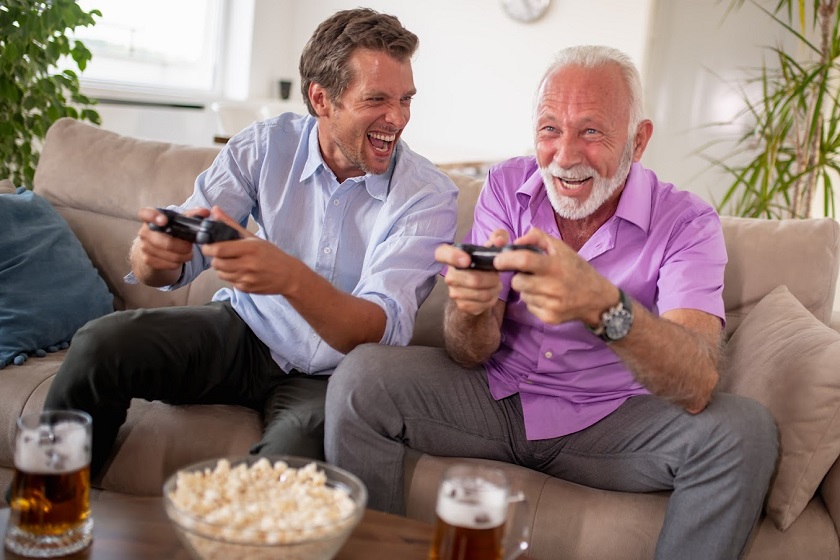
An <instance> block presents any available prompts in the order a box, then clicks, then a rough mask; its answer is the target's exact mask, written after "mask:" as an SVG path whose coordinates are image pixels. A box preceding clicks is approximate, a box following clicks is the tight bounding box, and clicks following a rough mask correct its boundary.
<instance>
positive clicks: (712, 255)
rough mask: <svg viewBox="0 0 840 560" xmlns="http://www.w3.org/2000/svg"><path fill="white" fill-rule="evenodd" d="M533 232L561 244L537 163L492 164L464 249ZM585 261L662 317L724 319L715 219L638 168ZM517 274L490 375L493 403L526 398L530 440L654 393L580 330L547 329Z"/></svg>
mask: <svg viewBox="0 0 840 560" xmlns="http://www.w3.org/2000/svg"><path fill="white" fill-rule="evenodd" d="M531 227H536V228H539V229H541V230H543V231H545V232H547V233H548V234H549V235H551V236H553V237H556V238H560V237H561V236H560V232H559V230H558V228H557V224H556V223H555V221H554V210H553V208H552V207H551V203H550V202H549V200H548V197H547V196H546V194H545V187H544V186H543V182H542V177H541V175H540V173H539V169H538V167H537V163H536V160H535V158H534V157H520V158H514V159H512V160H509V161H506V162H504V163H501V164H499V165H496V166H494V167H493V168H492V169H491V170H490V173H489V176H488V178H487V183H486V184H485V185H484V188H483V189H482V191H481V194H480V196H479V199H478V203H477V205H476V211H475V224H474V225H473V229H472V231H471V233H470V235H469V236H467V237H468V239H467V241H468V242H471V243H477V244H483V243H484V242H485V241H486V240H487V239H488V238H489V236H490V234H491V233H492V232H493V231H494V230H495V229H498V228H503V229H505V230H507V231H508V232H509V233H510V236H511V240H513V239H516V238H517V237H520V236H521V235H524V234H525V233H526V232H527V231H528V230H529V229H531ZM579 254H580V256H581V257H583V258H584V259H586V260H587V261H588V262H589V264H591V265H592V266H593V267H595V269H596V270H597V271H598V272H599V273H600V274H602V275H603V276H604V277H606V278H608V279H609V280H610V281H611V282H612V283H613V284H615V285H616V286H618V287H619V288H621V289H622V290H624V292H625V293H627V294H628V295H630V296H631V297H632V298H633V299H634V300H635V301H636V302H638V304H639V305H643V306H644V307H646V308H647V309H648V310H650V311H651V312H652V313H654V314H655V315H660V314H662V313H664V312H666V311H668V310H670V309H699V310H701V311H705V312H706V313H710V314H712V315H716V316H717V317H720V319H721V321H724V319H725V317H724V307H723V298H722V293H723V272H724V267H725V265H726V246H725V245H724V239H723V232H722V230H721V225H720V219H719V217H718V215H717V213H716V212H715V211H714V209H713V208H711V207H710V206H709V205H708V204H706V203H705V202H703V201H702V200H701V199H700V198H698V197H697V196H695V195H693V194H691V193H688V192H684V191H679V190H677V189H676V188H675V187H674V186H673V185H671V184H668V183H663V182H660V181H659V180H658V179H657V178H656V175H655V174H654V173H653V172H651V171H649V170H647V169H645V168H644V167H642V165H641V164H639V163H634V164H633V165H632V167H631V169H630V174H629V176H628V178H627V182H626V185H625V187H624V192H623V193H622V195H621V199H620V201H619V203H618V209H617V210H616V212H615V214H614V215H613V216H612V217H611V218H610V219H609V220H607V222H606V223H604V224H603V225H602V226H601V227H600V228H599V229H598V231H596V232H595V234H594V235H593V236H592V238H591V239H589V240H588V241H587V242H586V244H585V245H584V246H583V247H582V248H581V249H580V251H579ZM511 276H512V274H511V273H507V274H502V285H503V287H502V292H501V295H500V296H499V297H500V299H502V300H504V301H506V302H507V307H506V309H505V315H504V321H503V323H502V333H501V344H500V346H499V349H498V350H496V352H495V353H494V354H493V356H491V357H490V359H489V360H488V361H487V362H486V363H485V365H484V367H485V369H486V371H487V377H488V381H489V384H490V391H491V393H492V394H493V397H494V398H495V399H502V398H505V397H507V396H510V395H512V394H514V393H519V394H520V398H521V400H522V409H523V413H524V416H525V431H526V435H527V437H528V439H548V438H554V437H559V436H562V435H566V434H570V433H573V432H576V431H578V430H582V429H583V428H586V427H588V426H591V425H592V424H594V423H595V422H597V421H598V420H600V419H602V418H604V417H605V416H607V415H608V414H610V413H611V412H612V411H614V410H615V409H616V408H618V407H619V406H620V405H621V403H623V402H624V401H625V400H627V399H628V398H629V397H632V396H634V395H642V394H647V393H648V391H647V390H646V389H645V388H644V387H643V386H642V385H641V384H639V383H638V382H637V381H636V380H635V379H634V377H633V375H632V373H631V372H630V371H629V370H628V369H627V367H626V366H625V365H624V363H623V362H622V361H621V360H620V359H619V358H618V356H617V355H616V354H615V353H614V352H613V351H612V350H611V349H610V348H609V347H608V346H607V345H606V344H605V343H604V342H603V341H601V340H600V339H599V338H598V337H596V336H595V335H594V334H592V333H591V332H590V331H589V330H588V329H587V328H586V326H585V325H584V324H583V323H582V322H580V321H572V322H568V323H563V324H560V325H547V324H545V323H543V322H542V321H540V320H539V319H537V318H536V317H535V316H534V315H532V314H531V312H530V311H528V308H527V307H526V306H525V304H524V303H523V302H522V301H521V299H520V297H519V294H518V293H517V292H515V291H512V290H511V289H510V279H511Z"/></svg>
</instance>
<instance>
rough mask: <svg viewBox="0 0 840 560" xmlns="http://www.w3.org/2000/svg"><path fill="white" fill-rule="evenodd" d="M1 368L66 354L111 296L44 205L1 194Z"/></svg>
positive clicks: (26, 196)
mask: <svg viewBox="0 0 840 560" xmlns="http://www.w3.org/2000/svg"><path fill="white" fill-rule="evenodd" d="M0 224H3V226H2V227H3V230H2V234H0V368H3V367H5V366H6V365H8V364H10V363H17V364H21V363H23V362H24V361H25V360H26V358H27V357H28V356H29V355H31V354H35V355H39V356H41V355H44V353H45V352H49V351H55V350H58V349H59V348H66V347H67V345H68V343H69V342H70V339H71V338H72V337H73V335H74V334H75V333H76V331H77V330H78V329H79V328H80V327H81V326H82V325H84V324H85V323H87V322H88V321H90V320H91V319H95V318H97V317H101V316H102V315H105V314H107V313H110V312H112V311H113V310H114V299H113V296H112V295H111V294H110V293H109V292H108V287H107V286H106V285H105V281H104V280H102V278H101V277H100V276H99V274H98V273H97V272H96V269H95V268H94V266H93V264H92V263H91V262H90V259H89V258H88V256H87V253H85V250H84V249H83V248H82V244H81V243H79V240H78V239H76V236H75V235H73V232H72V231H71V230H70V226H68V225H67V222H65V221H64V218H62V217H61V216H60V215H59V214H58V212H56V211H55V209H54V208H53V207H52V205H51V204H50V203H49V202H47V200H46V199H44V198H42V197H40V196H38V195H36V194H34V193H33V192H32V191H27V190H25V189H18V192H17V193H15V194H0Z"/></svg>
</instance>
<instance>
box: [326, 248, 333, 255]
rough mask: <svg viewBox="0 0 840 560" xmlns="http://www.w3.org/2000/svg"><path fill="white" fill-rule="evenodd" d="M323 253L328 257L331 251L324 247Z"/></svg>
mask: <svg viewBox="0 0 840 560" xmlns="http://www.w3.org/2000/svg"><path fill="white" fill-rule="evenodd" d="M324 253H326V254H328V255H329V254H330V253H332V249H330V248H329V247H324Z"/></svg>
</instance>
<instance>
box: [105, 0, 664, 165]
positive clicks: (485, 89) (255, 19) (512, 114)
mask: <svg viewBox="0 0 840 560" xmlns="http://www.w3.org/2000/svg"><path fill="white" fill-rule="evenodd" d="M653 2H654V0H587V1H586V2H581V1H580V0H553V2H552V4H551V6H550V7H549V10H548V12H547V13H546V15H545V16H544V17H543V18H542V19H541V20H539V21H537V22H535V23H531V24H522V23H518V22H515V21H513V20H511V19H509V18H507V17H506V16H505V15H504V13H503V11H502V8H501V6H500V4H499V2H498V1H497V0H423V1H422V2H410V1H408V0H405V1H394V0H368V1H367V2H365V3H364V5H365V6H368V7H371V8H374V9H376V10H379V11H383V12H388V13H392V14H394V15H396V16H397V17H398V18H400V21H401V22H402V23H403V24H404V25H405V26H406V27H407V28H408V29H410V30H411V31H413V32H414V33H416V34H417V35H418V36H419V37H420V48H419V50H418V53H417V55H416V57H415V60H414V73H415V84H416V85H417V88H418V95H417V96H416V98H415V101H414V103H413V105H412V121H411V123H410V124H409V126H408V128H407V129H406V132H405V133H404V135H403V138H404V139H405V140H406V141H407V142H408V143H409V144H410V145H411V146H412V148H414V149H415V150H417V151H419V152H421V153H423V154H424V155H426V156H427V157H429V158H430V159H432V160H434V161H436V162H439V163H447V162H454V161H473V160H479V161H486V160H499V159H503V158H507V157H511V156H515V155H521V154H524V153H530V152H531V151H532V134H531V108H532V103H533V92H534V90H535V88H536V86H537V83H538V81H539V78H540V77H541V76H542V73H543V71H544V70H545V68H546V67H547V66H548V65H549V64H550V62H551V60H552V55H553V53H554V52H555V51H557V50H559V49H561V48H563V47H566V46H569V45H573V44H579V43H587V42H588V43H603V44H609V45H611V46H614V47H616V48H619V49H621V50H623V51H625V52H627V53H628V54H629V55H630V56H631V57H632V58H633V59H634V60H635V61H636V62H637V64H639V65H640V66H641V67H643V66H644V61H645V57H646V51H645V49H646V46H647V35H648V31H649V25H650V20H651V13H652V5H653ZM359 4H360V3H359V2H357V1H353V0H319V1H318V2H304V1H303V0H232V1H231V5H230V9H231V10H232V13H231V14H229V15H228V17H229V18H232V19H235V20H245V22H244V23H245V24H247V23H248V20H251V22H252V23H253V36H251V37H250V41H249V39H248V38H246V37H243V32H242V29H241V27H242V25H243V24H242V23H240V24H239V25H240V30H238V31H237V32H236V33H235V34H234V37H233V42H234V49H233V50H234V55H233V56H231V57H229V58H230V64H231V65H232V66H231V72H232V76H234V77H233V78H232V79H231V80H229V81H228V82H227V83H226V84H225V92H226V96H227V97H229V98H233V99H245V98H271V97H276V96H277V89H276V87H277V86H276V82H277V80H278V79H280V78H291V79H292V80H293V86H292V90H293V91H292V94H293V101H299V100H300V99H301V98H300V93H299V87H300V82H299V79H298V70H297V68H298V59H299V57H300V52H301V50H302V48H303V46H304V44H305V42H306V41H307V40H308V39H309V37H310V35H311V34H312V32H313V31H314V29H315V27H316V26H317V25H318V24H319V23H320V22H321V21H322V20H324V19H325V18H327V17H328V16H329V15H330V14H332V13H334V12H335V11H336V10H340V9H348V8H355V7H357V6H359ZM249 49H250V52H248V50H249ZM99 110H100V113H102V116H103V126H104V127H105V128H108V129H111V130H115V131H117V132H120V133H123V134H133V135H136V136H141V137H144V138H153V139H158V140H164V141H175V142H183V143H195V144H202V145H207V144H210V143H212V131H213V130H214V124H213V116H212V115H211V114H210V113H209V112H207V113H205V114H196V112H195V111H193V112H189V111H177V110H175V111H172V110H163V111H166V115H167V117H166V118H162V119H157V118H152V119H147V118H146V117H145V115H146V114H153V113H155V112H157V113H158V114H160V111H162V110H154V111H150V110H149V109H143V108H140V109H138V108H127V107H123V106H105V105H102V106H100V107H99ZM158 125H161V126H160V129H157V130H155V129H154V127H156V126H158ZM208 131H209V133H208Z"/></svg>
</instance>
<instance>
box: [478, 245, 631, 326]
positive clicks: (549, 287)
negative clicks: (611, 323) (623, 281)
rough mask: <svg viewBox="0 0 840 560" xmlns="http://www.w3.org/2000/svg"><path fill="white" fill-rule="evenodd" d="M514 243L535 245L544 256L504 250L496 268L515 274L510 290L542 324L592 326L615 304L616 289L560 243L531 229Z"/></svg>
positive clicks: (530, 252)
mask: <svg viewBox="0 0 840 560" xmlns="http://www.w3.org/2000/svg"><path fill="white" fill-rule="evenodd" d="M515 243H517V244H529V245H536V246H537V247H539V248H540V249H542V250H543V252H544V254H539V253H534V252H532V251H507V252H504V253H501V254H500V255H499V256H497V257H496V259H495V261H494V262H495V265H496V268H498V269H499V270H512V271H516V272H517V273H518V274H515V275H514V276H513V278H512V279H511V288H512V289H513V290H515V291H517V292H519V293H520V295H521V296H522V301H523V302H524V303H525V304H526V305H527V306H528V310H529V311H530V312H531V313H533V314H534V315H535V316H536V317H537V318H538V319H540V320H541V321H542V322H544V323H548V324H559V323H565V322H568V321H573V320H577V319H579V320H582V321H583V322H585V323H586V324H588V325H591V326H595V325H597V324H598V322H599V321H600V314H601V313H602V312H603V311H604V309H607V308H609V307H610V306H611V305H614V304H615V302H617V301H618V289H617V288H616V287H615V286H613V285H612V283H611V282H610V281H609V280H607V279H606V278H604V277H603V276H601V275H600V274H599V273H598V271H596V270H595V269H594V268H593V267H592V266H591V265H590V264H589V263H588V262H586V261H585V260H584V259H582V258H581V257H580V255H578V254H577V252H575V251H574V250H572V248H571V247H569V246H568V245H566V244H565V243H564V242H563V241H561V240H559V239H555V238H553V237H551V236H549V235H548V234H546V233H545V232H543V231H540V230H538V229H531V230H530V231H529V232H528V233H526V234H525V235H523V236H522V237H520V238H519V239H517V240H516V241H515Z"/></svg>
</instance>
